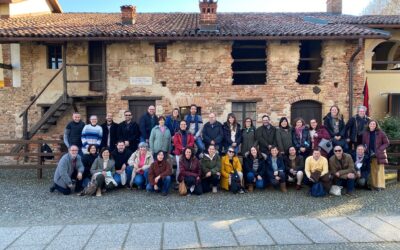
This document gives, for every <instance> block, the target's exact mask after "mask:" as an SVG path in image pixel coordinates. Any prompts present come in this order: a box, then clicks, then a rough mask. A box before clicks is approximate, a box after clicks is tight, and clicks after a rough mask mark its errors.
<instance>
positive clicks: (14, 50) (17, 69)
mask: <svg viewBox="0 0 400 250" xmlns="http://www.w3.org/2000/svg"><path fill="white" fill-rule="evenodd" d="M11 65H12V67H13V69H12V77H13V82H12V84H13V87H21V47H20V45H19V44H18V43H12V44H11Z"/></svg>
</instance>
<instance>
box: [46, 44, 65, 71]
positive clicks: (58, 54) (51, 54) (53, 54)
mask: <svg viewBox="0 0 400 250" xmlns="http://www.w3.org/2000/svg"><path fill="white" fill-rule="evenodd" d="M61 67H62V48H61V45H48V46H47V68H48V69H59V68H61Z"/></svg>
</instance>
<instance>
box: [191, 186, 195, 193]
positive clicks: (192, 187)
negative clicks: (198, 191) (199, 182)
mask: <svg viewBox="0 0 400 250" xmlns="http://www.w3.org/2000/svg"><path fill="white" fill-rule="evenodd" d="M194 188H195V186H194V185H193V186H191V187H190V192H191V193H193V191H194Z"/></svg>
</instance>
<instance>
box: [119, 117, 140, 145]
mask: <svg viewBox="0 0 400 250" xmlns="http://www.w3.org/2000/svg"><path fill="white" fill-rule="evenodd" d="M124 115H125V121H123V122H121V123H120V124H119V125H118V140H119V141H124V142H125V146H126V147H127V148H128V149H129V150H130V151H132V152H135V151H136V149H137V148H138V144H139V139H140V131H139V126H138V125H137V123H136V122H135V121H133V120H132V112H131V111H129V110H127V111H125V113H124Z"/></svg>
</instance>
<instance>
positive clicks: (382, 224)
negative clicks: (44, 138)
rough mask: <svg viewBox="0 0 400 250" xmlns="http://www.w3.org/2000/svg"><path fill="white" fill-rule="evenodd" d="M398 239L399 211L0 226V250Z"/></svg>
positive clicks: (399, 231)
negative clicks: (363, 214) (375, 214)
mask: <svg viewBox="0 0 400 250" xmlns="http://www.w3.org/2000/svg"><path fill="white" fill-rule="evenodd" d="M379 242H400V216H379V217H335V218H323V219H316V218H302V217H299V218H292V219H268V220H266V219H265V220H264V219H259V220H256V219H244V220H241V219H237V220H221V221H181V222H166V223H131V224H99V225H96V224H93V225H66V226H65V225H60V226H33V227H0V249H182V248H210V247H238V246H239V247H243V246H279V245H300V244H301V245H315V244H341V243H346V244H349V243H379Z"/></svg>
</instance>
